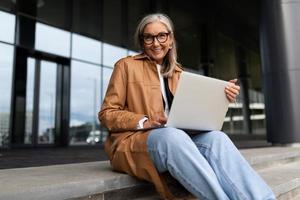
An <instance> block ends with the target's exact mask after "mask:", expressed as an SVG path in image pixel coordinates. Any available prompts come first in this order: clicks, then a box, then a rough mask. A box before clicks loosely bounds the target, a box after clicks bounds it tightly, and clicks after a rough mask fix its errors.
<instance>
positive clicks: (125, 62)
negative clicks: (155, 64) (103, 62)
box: [115, 55, 143, 67]
mask: <svg viewBox="0 0 300 200" xmlns="http://www.w3.org/2000/svg"><path fill="white" fill-rule="evenodd" d="M137 56H138V55H136V56H131V55H130V56H126V57H124V58H121V59H120V60H118V61H117V62H116V64H115V67H118V66H119V67H120V66H123V67H124V66H135V65H139V64H141V63H142V62H143V59H140V58H139V57H137Z"/></svg>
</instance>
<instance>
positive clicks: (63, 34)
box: [35, 23, 71, 57]
mask: <svg viewBox="0 0 300 200" xmlns="http://www.w3.org/2000/svg"><path fill="white" fill-rule="evenodd" d="M70 41H71V34H70V33H69V32H67V31H63V30H61V29H58V28H54V27H51V26H48V25H45V24H41V23H36V39H35V48H36V49H37V50H41V51H45V52H49V53H53V54H57V55H61V56H65V57H69V56H70Z"/></svg>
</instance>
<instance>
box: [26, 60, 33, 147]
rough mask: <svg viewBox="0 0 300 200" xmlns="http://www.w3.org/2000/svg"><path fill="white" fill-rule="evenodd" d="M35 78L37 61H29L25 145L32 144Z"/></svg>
mask: <svg viewBox="0 0 300 200" xmlns="http://www.w3.org/2000/svg"><path fill="white" fill-rule="evenodd" d="M34 77H35V59H33V58H28V59H27V79H26V113H25V115H26V116H25V118H26V119H25V137H24V143H25V144H32V139H33V137H32V132H33V131H32V120H33V100H34Z"/></svg>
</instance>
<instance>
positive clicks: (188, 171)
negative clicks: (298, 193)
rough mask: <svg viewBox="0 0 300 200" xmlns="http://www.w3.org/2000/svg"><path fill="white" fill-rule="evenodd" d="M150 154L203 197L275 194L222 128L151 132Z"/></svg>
mask: <svg viewBox="0 0 300 200" xmlns="http://www.w3.org/2000/svg"><path fill="white" fill-rule="evenodd" d="M147 146H148V151H149V154H150V157H151V159H152V161H153V163H154V165H155V167H156V168H157V170H158V172H160V173H163V172H166V171H169V173H170V174H171V175H172V176H173V177H174V178H175V179H177V180H178V181H179V182H180V183H181V184H182V185H183V186H184V187H185V188H186V189H187V190H188V191H189V192H191V193H192V194H193V195H194V196H195V197H197V198H199V199H201V200H202V199H208V200H223V199H224V200H225V199H236V200H250V199H251V200H271V199H275V195H274V194H273V192H272V190H271V189H270V188H269V187H268V185H267V184H266V183H265V182H264V181H263V179H262V178H261V177H260V176H259V175H258V174H257V173H256V172H255V171H254V170H253V169H252V168H251V166H250V165H249V164H248V162H247V161H246V160H245V159H244V158H243V156H242V155H241V154H240V152H239V151H238V149H237V148H236V147H235V145H234V144H233V143H232V142H231V140H230V139H229V138H228V136H227V135H226V134H225V133H223V132H221V131H211V132H205V133H199V134H197V135H188V134H187V133H185V132H184V131H182V130H180V129H176V128H160V129H154V130H152V131H151V132H150V135H149V137H148V140H147Z"/></svg>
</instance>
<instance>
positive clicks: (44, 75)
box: [38, 61, 57, 144]
mask: <svg viewBox="0 0 300 200" xmlns="http://www.w3.org/2000/svg"><path fill="white" fill-rule="evenodd" d="M56 74H57V64H56V63H54V62H48V61H41V79H40V96H39V121H38V122H39V124H38V143H39V144H54V135H55V133H54V131H55V107H56V79H57V75H56Z"/></svg>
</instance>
